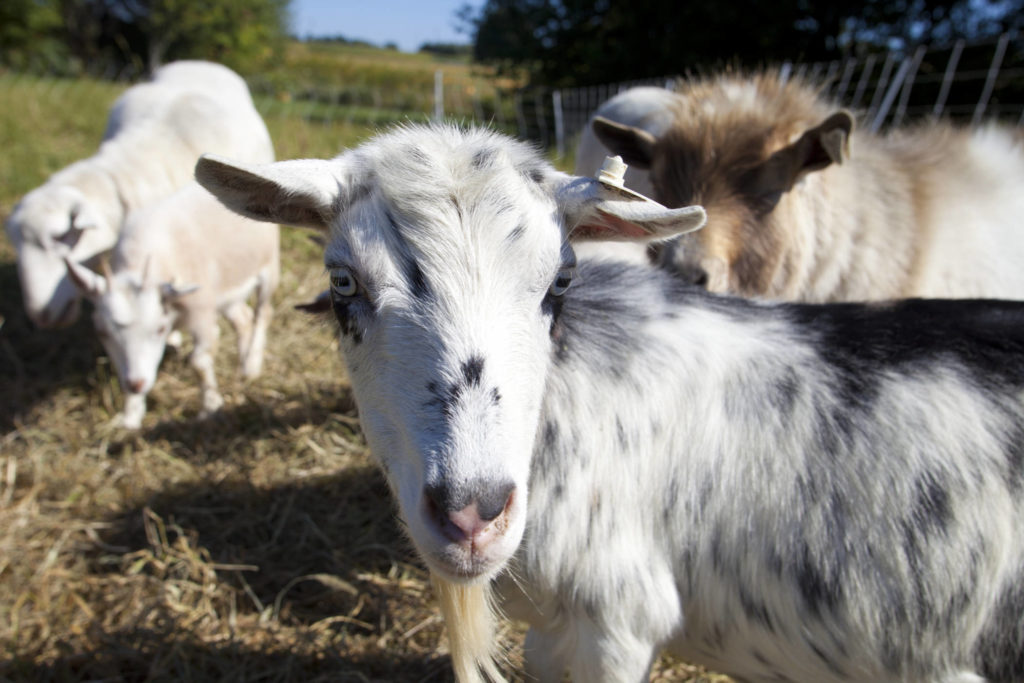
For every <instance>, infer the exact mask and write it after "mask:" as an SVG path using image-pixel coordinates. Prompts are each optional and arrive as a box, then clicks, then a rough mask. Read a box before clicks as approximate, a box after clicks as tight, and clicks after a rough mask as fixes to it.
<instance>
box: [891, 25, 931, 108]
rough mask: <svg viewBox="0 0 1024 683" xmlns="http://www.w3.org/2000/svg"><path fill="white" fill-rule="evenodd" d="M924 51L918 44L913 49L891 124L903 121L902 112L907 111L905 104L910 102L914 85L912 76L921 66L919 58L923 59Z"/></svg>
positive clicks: (915, 74) (914, 75)
mask: <svg viewBox="0 0 1024 683" xmlns="http://www.w3.org/2000/svg"><path fill="white" fill-rule="evenodd" d="M926 51H927V50H926V49H925V46H924V45H920V46H918V48H917V50H915V51H914V57H913V59H911V62H910V69H908V70H907V75H906V76H904V77H903V93H902V94H901V95H900V103H899V106H897V107H896V114H895V115H894V116H893V119H892V122H893V125H897V126H898V125H899V124H900V122H902V121H903V116H904V114H906V113H907V105H908V104H910V90H911V88H913V87H914V78H915V77H916V76H917V70H918V69H919V68H920V67H921V60H922V59H924V53H925V52H926Z"/></svg>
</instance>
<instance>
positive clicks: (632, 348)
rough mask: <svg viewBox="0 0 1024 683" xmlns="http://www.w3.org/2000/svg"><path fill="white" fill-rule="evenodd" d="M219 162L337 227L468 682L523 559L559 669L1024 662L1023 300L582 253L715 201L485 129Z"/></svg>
mask: <svg viewBox="0 0 1024 683" xmlns="http://www.w3.org/2000/svg"><path fill="white" fill-rule="evenodd" d="M197 176H198V178H199V180H200V182H201V183H202V184H203V185H204V186H206V187H207V188H209V189H210V190H212V191H213V192H214V193H215V194H216V195H217V196H218V197H220V198H221V200H222V201H224V202H225V203H226V204H227V205H228V206H230V207H232V208H234V209H236V210H238V211H241V212H243V213H245V214H246V215H248V216H251V217H254V218H259V219H263V220H268V221H273V222H282V223H291V224H305V225H311V226H318V227H321V228H326V229H327V230H329V231H330V233H329V239H328V243H327V246H326V252H325V258H326V263H327V267H328V269H329V271H330V280H331V288H332V298H333V308H334V311H335V313H336V314H337V318H338V320H339V322H340V324H341V338H342V346H343V348H344V354H345V358H346V361H347V363H348V368H349V371H350V375H351V381H352V386H353V389H354V391H355V394H356V398H357V400H358V405H359V411H360V415H361V419H362V424H363V428H364V430H365V432H366V435H367V438H368V439H369V442H370V444H371V447H372V449H373V451H374V453H375V454H376V457H377V458H378V459H379V460H380V462H381V464H382V465H383V467H384V469H385V470H386V471H387V476H388V480H389V481H390V484H391V486H392V488H393V491H394V493H395V496H396V498H397V499H398V503H399V506H400V513H401V515H402V517H403V519H404V521H405V523H406V525H407V527H408V531H409V534H410V535H411V537H412V540H413V542H414V543H415V545H416V547H417V548H418V550H419V552H420V553H421V554H422V555H423V557H424V558H425V560H426V562H427V563H428V565H429V567H430V569H431V570H432V571H433V572H434V573H435V576H436V577H438V585H439V587H440V593H441V596H442V603H443V606H444V608H445V611H446V619H447V622H448V626H449V629H450V631H451V633H452V637H453V659H454V663H455V667H456V672H457V675H458V676H459V677H460V678H461V679H463V680H473V679H477V678H479V676H481V675H496V674H495V670H496V667H495V666H494V665H493V664H491V663H489V661H490V660H489V652H488V648H489V646H490V643H491V642H492V637H491V634H490V632H489V631H488V630H487V627H488V625H489V624H490V621H489V619H490V617H489V613H488V612H487V607H488V603H487V596H488V591H489V590H490V586H491V584H490V582H489V580H490V579H493V578H496V577H498V578H499V579H500V577H511V580H509V581H506V582H505V583H506V584H507V585H504V586H501V588H503V589H507V588H508V587H509V586H512V588H513V592H518V591H519V590H520V589H521V590H522V591H523V594H519V595H518V596H513V597H512V598H511V602H510V604H511V606H512V607H511V609H510V613H511V614H512V615H513V616H522V617H525V618H528V619H529V620H530V621H531V622H532V625H533V630H532V631H531V634H530V635H529V636H528V637H527V652H526V655H527V660H528V667H529V669H530V672H531V673H532V674H533V675H534V676H535V677H536V678H538V679H539V680H542V681H558V680H560V677H561V674H562V671H563V670H564V669H566V668H569V669H571V671H572V674H573V677H574V679H575V680H578V681H640V680H644V677H645V675H646V674H647V672H648V670H649V668H650V665H651V662H652V659H653V658H654V656H655V654H656V653H657V652H658V651H659V650H660V649H662V648H666V649H669V650H671V651H673V652H676V653H678V654H680V655H681V656H683V657H685V658H687V659H690V660H693V661H696V662H702V663H704V664H706V665H708V666H710V667H714V668H716V669H719V670H721V671H724V672H727V673H731V674H733V675H734V676H736V677H737V678H740V679H742V680H747V681H813V682H816V683H818V682H829V681H935V682H942V683H953V682H958V683H966V682H967V681H980V680H984V679H987V680H990V681H1019V680H1022V679H1024V553H1022V551H1021V549H1022V548H1024V405H1022V390H1024V304H1013V303H998V302H981V301H964V302H929V301H911V302H906V303H895V304H889V305H875V306H870V307H868V306H858V305H849V304H837V305H828V306H809V305H794V304H790V305H768V304H756V303H751V302H748V301H744V300H739V299H729V298H721V297H719V296H715V295H710V294H707V293H705V292H701V291H698V290H696V289H693V288H691V287H688V286H686V285H684V284H682V283H681V282H680V281H678V280H676V279H673V278H671V277H670V276H668V275H665V274H663V273H661V272H658V271H656V270H655V269H651V268H645V267H642V266H633V265H629V264H625V263H614V262H607V261H605V262H587V261H583V260H582V259H581V262H580V263H579V264H578V265H577V264H575V263H574V257H573V251H572V248H571V247H570V246H569V240H571V239H574V238H600V237H610V238H613V239H641V240H643V239H651V238H663V237H667V236H670V235H673V234H677V233H679V232H683V231H686V230H690V229H693V228H696V227H698V226H699V225H700V223H701V222H702V221H703V213H702V212H701V211H700V209H694V208H690V209H676V210H668V209H665V208H663V207H661V206H660V205H658V204H655V203H653V202H650V201H648V200H643V199H636V198H631V197H629V196H628V195H624V194H620V193H617V192H616V191H615V190H613V189H610V188H607V187H605V186H603V185H600V184H599V183H597V182H596V181H594V180H591V179H584V178H575V177H571V176H567V175H564V174H561V173H558V172H556V171H554V170H553V169H551V168H550V167H549V166H548V165H547V164H546V163H545V162H544V161H542V160H541V158H540V157H539V156H538V155H536V154H534V153H533V152H532V151H530V150H529V149H528V148H527V147H526V146H524V145H522V144H520V143H517V142H514V141H512V140H509V139H506V138H504V137H501V136H498V135H496V134H493V133H488V132H483V131H459V130H456V129H452V128H446V127H429V128H420V127H409V128H404V129H399V130H397V131H395V132H392V133H389V134H386V135H383V136H381V137H379V138H377V139H376V140H374V141H371V142H370V143H368V144H366V145H364V146H363V147H361V148H358V149H356V150H354V151H350V152H347V153H345V154H344V155H342V156H340V157H338V158H337V159H334V160H331V161H321V160H298V161H285V162H280V163H276V164H267V165H245V164H234V163H232V162H229V161H227V160H223V159H217V158H204V159H203V160H202V161H200V163H199V165H198V167H197ZM570 278H571V279H572V281H571V284H570V282H569V280H570ZM504 595H505V597H509V595H510V594H509V593H508V592H505V593H504ZM517 598H518V599H517ZM524 598H525V599H524ZM481 670H482V671H483V674H482V673H481Z"/></svg>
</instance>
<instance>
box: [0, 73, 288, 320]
mask: <svg viewBox="0 0 1024 683" xmlns="http://www.w3.org/2000/svg"><path fill="white" fill-rule="evenodd" d="M202 152H218V153H221V154H231V155H232V156H234V157H237V158H243V159H246V160H247V161H254V162H264V161H273V159H274V148H273V145H272V144H271V141H270V134H269V133H268V132H267V128H266V126H265V125H264V123H263V119H262V118H261V117H260V115H259V113H258V112H257V111H256V109H255V107H254V106H253V103H252V98H251V97H250V96H249V90H248V88H247V87H246V85H245V81H243V80H242V79H241V77H239V76H238V75H237V74H236V73H234V72H233V71H231V70H230V69H228V68H227V67H224V66H221V65H219V64H212V63H209V62H176V63H173V64H168V65H167V66H165V67H163V68H161V69H159V70H157V72H156V73H155V74H154V76H153V80H152V81H150V82H148V83H143V84H139V85H136V86H133V87H131V88H129V89H128V90H126V91H125V92H124V94H123V95H121V97H120V98H119V99H118V100H117V102H115V103H114V106H113V108H112V109H111V111H110V117H109V120H108V123H107V129H106V133H105V134H104V138H103V144H101V145H100V148H99V150H98V151H97V152H96V154H94V155H93V156H91V157H89V158H87V159H83V160H81V161H77V162H75V163H73V164H71V165H70V166H68V167H66V168H64V169H63V170H61V171H58V172H57V173H55V174H53V175H52V176H51V177H50V179H49V180H47V181H46V183H44V184H43V185H41V186H40V187H38V188H36V189H35V190H32V191H31V192H29V193H28V194H27V195H25V197H24V198H22V200H21V201H20V202H19V203H18V204H17V205H16V206H15V207H14V210H13V212H12V213H11V216H10V218H9V219H8V221H7V234H8V236H9V237H10V239H11V242H13V244H14V246H15V248H16V249H17V250H18V276H19V278H20V281H21V289H22V295H23V299H24V303H25V310H26V311H27V312H28V315H29V317H30V318H31V319H32V321H33V322H34V323H35V324H36V325H37V326H39V327H59V326H64V325H69V324H71V323H72V322H74V321H75V320H76V319H77V318H78V312H79V297H78V293H77V290H76V289H75V287H74V286H73V285H72V284H71V282H70V280H69V279H68V277H67V268H66V267H65V266H64V258H65V257H68V258H71V259H72V260H75V261H78V262H80V263H81V262H86V261H89V260H90V259H93V258H94V257H96V256H97V255H99V254H101V253H103V252H106V251H108V250H109V249H110V248H111V247H113V246H114V242H115V241H117V235H118V233H119V232H120V231H121V227H122V223H123V221H124V219H125V216H126V215H127V213H128V212H129V211H131V210H132V209H136V208H138V207H141V206H144V205H146V204H148V203H150V202H153V201H156V200H159V199H162V198H164V197H166V196H168V195H170V194H171V193H173V192H174V191H175V190H177V189H178V188H180V187H181V186H182V185H184V184H185V183H187V182H189V181H190V180H191V179H192V171H193V168H194V167H195V162H196V159H198V158H199V155H200V153H202Z"/></svg>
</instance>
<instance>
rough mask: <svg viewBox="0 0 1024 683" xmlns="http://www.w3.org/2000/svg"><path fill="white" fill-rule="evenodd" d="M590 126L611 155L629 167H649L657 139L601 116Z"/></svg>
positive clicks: (642, 130) (595, 118) (644, 131)
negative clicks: (619, 158) (616, 156)
mask: <svg viewBox="0 0 1024 683" xmlns="http://www.w3.org/2000/svg"><path fill="white" fill-rule="evenodd" d="M590 125H591V128H593V129H594V135H596V136H597V139H598V140H600V141H601V144H603V145H604V146H605V147H607V148H608V149H610V150H611V151H612V154H617V155H619V156H620V157H622V160H623V161H625V162H626V163H627V164H629V165H630V166H635V167H637V168H642V169H649V168H650V167H651V160H652V159H654V147H655V145H657V144H658V139H657V138H656V137H654V136H653V135H651V134H650V133H648V132H647V131H646V130H644V129H642V128H634V127H633V126H626V125H624V124H621V123H616V122H615V121H612V120H610V119H606V118H604V117H603V116H596V117H594V121H593V123H591V124H590ZM595 171H596V169H595Z"/></svg>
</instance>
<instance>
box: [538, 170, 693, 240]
mask: <svg viewBox="0 0 1024 683" xmlns="http://www.w3.org/2000/svg"><path fill="white" fill-rule="evenodd" d="M552 182H553V184H554V186H555V201H556V202H557V203H558V205H559V207H560V208H561V210H562V214H563V215H564V216H565V227H566V231H567V232H568V235H569V239H570V240H572V241H574V242H578V241H583V240H615V241H639V242H653V241H658V240H666V239H670V238H672V237H676V236H678V235H683V234H685V233H688V232H693V231H694V230H697V229H699V228H701V227H703V226H704V222H705V220H706V219H707V217H706V216H705V214H704V209H703V208H701V207H699V206H684V207H682V208H679V209H668V208H666V207H664V206H662V205H661V204H659V203H658V202H656V201H654V200H653V199H648V198H647V197H644V196H643V195H640V194H637V193H635V192H632V191H630V190H627V189H623V188H618V187H615V186H613V185H608V184H606V183H602V182H599V181H597V180H595V179H593V178H576V177H573V176H568V175H565V174H562V173H558V174H555V176H554V178H553V181H552Z"/></svg>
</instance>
